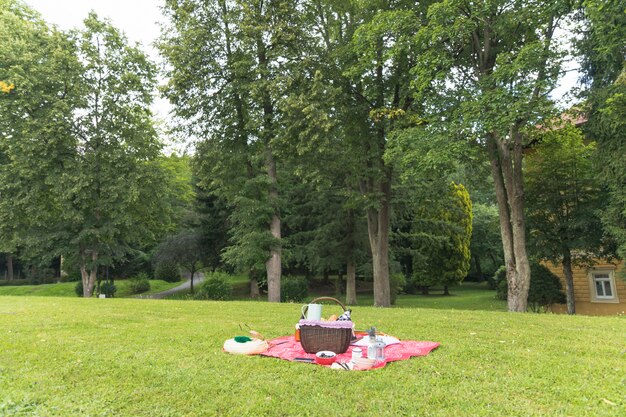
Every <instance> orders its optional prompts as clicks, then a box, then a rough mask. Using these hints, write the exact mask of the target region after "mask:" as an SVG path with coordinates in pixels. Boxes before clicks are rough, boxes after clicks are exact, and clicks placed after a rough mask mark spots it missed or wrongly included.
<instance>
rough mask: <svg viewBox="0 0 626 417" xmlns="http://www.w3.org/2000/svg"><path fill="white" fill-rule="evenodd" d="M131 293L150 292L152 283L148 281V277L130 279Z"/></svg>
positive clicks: (138, 276) (141, 276) (142, 275)
mask: <svg viewBox="0 0 626 417" xmlns="http://www.w3.org/2000/svg"><path fill="white" fill-rule="evenodd" d="M130 291H131V293H133V294H141V293H143V292H146V291H150V281H148V275H146V274H139V275H137V276H135V277H133V278H131V279H130Z"/></svg>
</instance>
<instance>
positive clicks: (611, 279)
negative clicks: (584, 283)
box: [589, 268, 619, 303]
mask: <svg viewBox="0 0 626 417" xmlns="http://www.w3.org/2000/svg"><path fill="white" fill-rule="evenodd" d="M597 275H606V278H605V277H602V278H598V279H597V278H596V276H597ZM596 281H601V282H608V283H609V287H610V288H611V294H612V295H611V296H607V295H598V293H597V288H596ZM589 291H590V294H591V302H592V303H619V298H618V297H617V288H615V274H614V270H613V269H608V268H591V269H590V270H589Z"/></svg>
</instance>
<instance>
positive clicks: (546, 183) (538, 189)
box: [525, 124, 604, 314]
mask: <svg viewBox="0 0 626 417" xmlns="http://www.w3.org/2000/svg"><path fill="white" fill-rule="evenodd" d="M539 137H540V138H539V141H540V142H539V145H537V146H536V147H534V148H533V150H532V152H531V153H530V154H529V156H528V157H527V161H526V166H525V178H526V191H527V197H526V200H527V209H528V220H529V226H530V235H531V239H530V241H531V243H532V246H531V247H532V252H533V253H534V254H535V255H537V256H538V257H539V258H541V259H546V260H550V261H553V262H560V263H561V264H562V265H563V272H564V274H565V284H566V285H565V287H566V295H567V312H568V314H574V313H575V312H576V310H575V300H574V277H573V272H572V265H574V266H580V265H588V264H590V263H591V262H592V258H593V257H594V255H595V256H598V255H600V254H601V252H602V249H603V247H604V245H603V239H602V237H603V230H602V224H601V222H600V219H599V218H598V216H597V213H598V212H599V211H600V210H601V208H602V206H603V204H602V202H603V198H602V193H601V191H600V187H599V184H598V182H597V181H596V179H595V172H594V169H593V164H592V160H591V157H592V155H593V152H594V150H595V143H593V142H592V143H590V144H588V145H585V144H584V142H583V135H582V132H581V131H580V130H579V129H577V128H576V127H574V126H573V125H570V124H567V125H566V126H556V127H554V128H552V129H551V130H548V131H545V132H541V133H540V134H539Z"/></svg>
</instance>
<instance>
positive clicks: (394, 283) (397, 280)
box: [389, 272, 407, 304]
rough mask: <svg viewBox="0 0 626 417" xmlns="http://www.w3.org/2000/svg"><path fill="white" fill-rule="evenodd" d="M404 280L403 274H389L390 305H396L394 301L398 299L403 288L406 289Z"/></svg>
mask: <svg viewBox="0 0 626 417" xmlns="http://www.w3.org/2000/svg"><path fill="white" fill-rule="evenodd" d="M406 285H407V283H406V278H405V276H404V274H403V273H400V272H399V273H396V274H391V275H390V276H389V287H390V290H391V293H390V296H391V304H395V303H396V299H397V298H398V294H400V293H402V292H403V291H404V287H406Z"/></svg>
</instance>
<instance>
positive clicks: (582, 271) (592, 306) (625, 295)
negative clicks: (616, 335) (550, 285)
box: [545, 260, 626, 316]
mask: <svg viewBox="0 0 626 417" xmlns="http://www.w3.org/2000/svg"><path fill="white" fill-rule="evenodd" d="M545 265H546V266H547V267H548V268H549V269H550V270H551V271H552V272H553V273H554V274H555V275H557V276H558V277H559V279H560V280H561V283H562V284H563V291H564V292H565V275H564V274H563V266H562V265H560V264H556V265H555V264H553V263H551V262H546V263H545ZM593 268H600V269H605V268H606V269H613V270H614V272H613V278H614V280H615V290H616V293H617V298H619V302H618V303H615V302H612V303H609V302H597V301H593V300H592V294H591V288H590V285H589V272H590V268H587V267H584V268H581V267H575V268H574V270H573V272H574V299H575V300H576V313H577V314H588V315H594V316H595V315H598V316H604V315H614V314H626V281H624V278H623V274H624V273H625V271H624V261H620V262H614V263H608V262H606V261H601V260H598V262H597V263H596V264H595V265H594V266H593ZM552 311H554V312H555V313H565V312H567V308H566V306H565V305H564V304H557V305H555V306H553V307H552Z"/></svg>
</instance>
